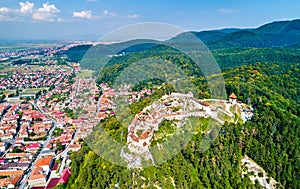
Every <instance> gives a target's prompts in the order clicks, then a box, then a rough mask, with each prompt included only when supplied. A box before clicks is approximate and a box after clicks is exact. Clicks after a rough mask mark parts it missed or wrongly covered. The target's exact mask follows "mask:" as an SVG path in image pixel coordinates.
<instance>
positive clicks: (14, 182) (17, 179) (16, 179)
mask: <svg viewBox="0 0 300 189" xmlns="http://www.w3.org/2000/svg"><path fill="white" fill-rule="evenodd" d="M20 178H21V176H16V177H15V178H14V179H13V180H12V181H11V183H12V184H13V185H15V184H17V182H18V181H19V180H20Z"/></svg>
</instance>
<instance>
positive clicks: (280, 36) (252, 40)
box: [174, 19, 300, 49]
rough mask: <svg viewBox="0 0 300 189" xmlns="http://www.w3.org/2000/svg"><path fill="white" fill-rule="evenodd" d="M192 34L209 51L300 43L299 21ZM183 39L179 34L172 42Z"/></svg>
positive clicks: (182, 35)
mask: <svg viewBox="0 0 300 189" xmlns="http://www.w3.org/2000/svg"><path fill="white" fill-rule="evenodd" d="M192 33H193V34H194V35H195V36H197V37H198V38H199V39H200V40H202V41H203V42H204V43H206V45H207V46H208V47H209V48H210V49H219V48H230V47H255V48H265V47H282V46H291V45H293V44H297V43H299V42H300V19H299V20H292V21H277V22H272V23H268V24H265V25H263V26H260V27H258V28H254V29H238V28H227V29H226V28H225V29H220V30H211V31H201V32H192ZM184 37H185V35H184V34H179V35H178V36H176V37H174V40H177V41H184ZM178 38H182V39H181V40H180V39H178Z"/></svg>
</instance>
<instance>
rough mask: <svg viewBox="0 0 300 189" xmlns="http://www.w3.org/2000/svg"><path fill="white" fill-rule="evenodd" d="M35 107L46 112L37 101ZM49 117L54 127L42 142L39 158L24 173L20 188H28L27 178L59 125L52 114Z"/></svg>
mask: <svg viewBox="0 0 300 189" xmlns="http://www.w3.org/2000/svg"><path fill="white" fill-rule="evenodd" d="M33 106H34V108H35V109H37V110H38V111H39V112H41V113H43V114H45V112H44V111H43V110H41V109H40V108H39V107H38V106H37V105H36V102H35V103H34V104H33ZM47 117H48V118H50V119H52V122H53V127H52V128H51V129H50V131H49V132H48V135H47V139H46V140H45V142H44V143H43V144H42V145H43V146H42V149H41V151H40V152H39V154H38V155H37V158H36V159H35V160H34V162H32V164H31V166H30V167H28V168H27V169H26V170H27V174H24V175H23V179H22V181H21V185H20V187H19V188H20V189H24V188H26V184H27V180H28V178H29V177H30V175H31V172H32V169H33V168H34V166H35V164H36V162H37V160H38V159H39V158H40V157H41V152H42V151H43V150H44V148H45V147H46V146H47V145H48V144H49V142H50V140H51V137H52V133H53V131H54V129H55V128H56V127H57V122H56V120H55V119H54V118H53V117H51V116H48V115H47Z"/></svg>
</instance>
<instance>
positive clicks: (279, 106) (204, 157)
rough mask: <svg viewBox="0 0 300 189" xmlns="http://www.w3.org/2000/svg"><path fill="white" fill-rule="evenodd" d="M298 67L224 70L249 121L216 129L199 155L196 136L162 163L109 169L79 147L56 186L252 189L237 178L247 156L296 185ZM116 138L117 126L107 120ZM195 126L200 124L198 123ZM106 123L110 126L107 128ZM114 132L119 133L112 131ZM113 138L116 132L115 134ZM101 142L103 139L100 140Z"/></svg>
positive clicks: (282, 180) (285, 183)
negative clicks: (250, 113)
mask: <svg viewBox="0 0 300 189" xmlns="http://www.w3.org/2000/svg"><path fill="white" fill-rule="evenodd" d="M299 65H300V64H299V63H290V64H269V63H258V64H253V65H250V66H240V67H238V68H234V69H229V70H227V71H225V72H224V77H225V80H226V89H227V92H228V93H231V92H235V93H236V94H237V96H238V98H239V99H241V100H246V99H247V98H250V99H251V101H252V104H253V106H254V110H255V116H254V117H253V119H252V121H248V122H246V123H245V124H243V125H241V124H239V123H238V124H237V125H234V124H228V123H225V125H224V126H223V127H222V129H221V132H220V134H219V136H218V139H217V140H216V141H215V142H214V144H213V145H212V147H211V148H209V149H208V150H207V151H206V152H204V153H199V148H200V141H201V139H202V137H203V135H202V134H200V133H199V134H196V135H195V136H194V137H193V138H192V140H191V141H190V143H189V144H188V146H186V147H185V148H184V149H183V150H182V151H181V152H180V153H179V154H177V155H176V156H175V157H174V158H172V159H170V160H169V161H167V162H165V163H163V164H162V165H159V166H155V167H149V168H145V169H142V170H130V169H127V168H124V167H121V166H117V165H113V164H111V163H110V162H108V161H106V160H104V159H103V158H101V157H99V156H97V155H96V154H95V153H94V152H92V151H90V150H89V148H88V147H87V146H84V147H83V148H82V149H81V150H80V152H79V153H74V154H73V155H72V156H71V159H72V175H71V178H70V180H69V181H68V183H67V184H66V185H64V186H61V187H62V188H113V187H114V185H115V184H116V183H119V187H120V188H135V187H137V188H141V187H142V186H146V187H147V188H155V187H156V186H159V187H162V188H257V187H259V186H258V185H256V186H255V185H252V183H251V182H250V180H249V179H248V178H247V177H246V178H242V176H241V162H240V161H241V158H242V156H243V155H248V156H249V157H251V158H252V159H253V160H254V161H255V162H257V163H258V164H259V165H260V166H262V167H263V168H264V169H265V170H266V171H267V173H268V174H269V176H271V177H273V178H274V179H275V180H276V181H278V182H279V186H281V187H283V188H297V187H298V186H299V184H300V183H299V179H297V178H299V176H300V175H299V174H300V167H299V165H300V161H299V160H300V153H299V148H298V147H299V145H300V141H299V135H300V130H299V125H300V119H299V113H300V112H299V110H300V105H299V101H300V99H299V96H300V95H299V94H300V84H299V82H298V79H299V76H300V75H299V74H300V72H299V69H300V66H299ZM107 121H108V122H107V124H108V125H107V124H106V126H105V128H106V129H108V131H109V130H110V129H112V130H111V133H114V135H116V134H117V133H116V132H120V131H121V130H122V129H121V128H122V126H121V125H118V124H117V125H116V123H115V122H114V121H112V120H107ZM199 123H200V122H199ZM109 124H112V125H111V126H110V125H109ZM118 128H119V129H118ZM117 135H118V134H117ZM103 142H105V141H103Z"/></svg>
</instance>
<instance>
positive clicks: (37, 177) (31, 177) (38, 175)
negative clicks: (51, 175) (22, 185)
mask: <svg viewBox="0 0 300 189" xmlns="http://www.w3.org/2000/svg"><path fill="white" fill-rule="evenodd" d="M42 178H46V175H45V174H36V175H31V176H30V177H29V179H28V180H37V179H42Z"/></svg>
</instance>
